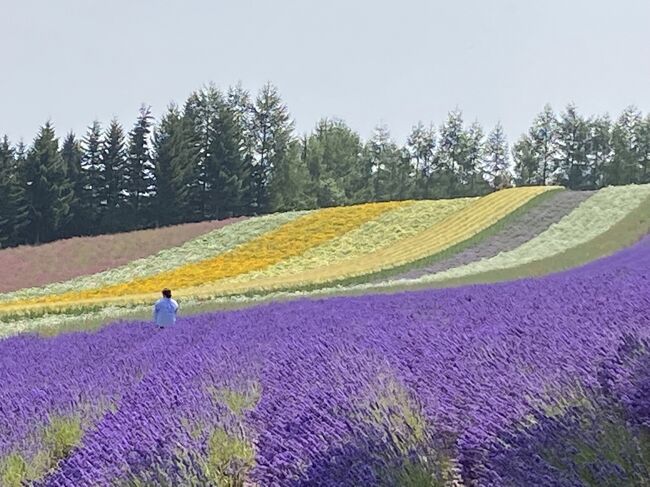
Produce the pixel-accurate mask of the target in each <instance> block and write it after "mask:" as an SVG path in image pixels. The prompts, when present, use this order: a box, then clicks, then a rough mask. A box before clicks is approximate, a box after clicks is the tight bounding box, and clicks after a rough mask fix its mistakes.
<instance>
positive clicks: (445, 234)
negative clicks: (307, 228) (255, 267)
mask: <svg viewBox="0 0 650 487" xmlns="http://www.w3.org/2000/svg"><path fill="white" fill-rule="evenodd" d="M552 189H554V188H553V187H539V186H531V187H524V188H516V189H508V190H503V191H499V192H496V193H492V194H490V195H488V196H484V197H483V198H480V199H478V200H476V201H474V202H472V203H471V204H469V205H468V206H466V207H465V208H463V209H461V210H460V211H458V212H456V213H453V214H452V215H450V216H449V217H447V218H446V219H444V220H443V221H441V222H440V223H438V224H437V225H434V226H432V227H430V228H428V229H427V230H425V231H423V232H420V233H418V234H417V235H413V236H411V237H409V238H405V239H402V240H399V241H398V242H396V244H395V245H392V246H391V247H387V248H382V249H379V250H377V251H375V252H372V253H370V254H367V255H363V256H361V257H360V258H358V259H349V260H346V261H341V262H336V263H334V264H332V265H330V266H326V267H321V268H318V269H313V270H310V271H308V272H304V273H297V274H292V275H288V276H279V277H277V278H265V279H258V280H256V281H252V282H250V283H248V282H245V283H231V284H229V285H227V286H226V285H221V284H220V283H215V284H214V285H207V286H203V287H201V288H196V289H185V290H182V291H181V293H182V294H179V295H184V296H188V297H197V296H198V297H203V296H211V295H212V296H219V295H228V294H238V293H249V292H267V291H272V290H278V289H286V288H289V289H291V288H301V287H306V288H310V287H315V286H318V285H322V284H326V283H329V282H335V281H339V280H345V279H349V278H353V277H356V276H360V275H364V274H369V273H372V272H376V271H380V270H382V269H384V268H390V267H395V266H399V265H402V264H405V263H408V262H411V261H414V260H417V259H421V258H424V257H426V256H428V255H433V254H435V253H437V252H441V251H443V250H445V249H446V248H449V247H451V246H453V245H455V244H457V243H459V242H462V241H463V240H466V239H468V238H471V237H472V236H473V235H475V234H477V233H479V232H480V231H482V230H484V229H485V228H488V227H489V226H491V225H493V224H495V223H496V222H498V221H499V220H500V219H502V218H504V217H505V216H506V215H508V214H509V213H511V212H512V211H514V210H516V209H517V208H519V207H520V206H522V205H524V204H525V203H526V202H528V201H529V200H531V199H532V198H534V197H536V196H537V195H539V194H541V193H543V192H545V191H549V190H552Z"/></svg>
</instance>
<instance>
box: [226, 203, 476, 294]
mask: <svg viewBox="0 0 650 487" xmlns="http://www.w3.org/2000/svg"><path fill="white" fill-rule="evenodd" d="M476 199H477V198H456V199H449V200H423V201H415V202H413V203H412V204H409V205H401V206H399V207H397V208H395V209H394V210H392V211H388V212H386V213H383V214H382V215H380V216H379V217H377V218H375V219H374V220H371V221H368V222H366V223H364V224H363V225H361V226H360V227H359V228H356V229H354V230H352V231H350V232H347V233H345V234H343V235H341V236H340V237H338V238H335V239H333V240H328V241H327V242H325V243H324V244H322V245H319V246H316V247H313V248H311V249H309V250H307V251H306V252H304V253H303V254H300V255H297V256H295V257H290V258H288V259H284V260H282V261H280V262H278V263H277V264H275V265H273V266H270V267H267V268H265V269H262V270H259V271H253V272H248V273H246V274H241V275H238V276H236V277H234V278H231V279H228V280H227V282H228V283H230V282H244V281H251V280H253V279H261V278H266V277H276V276H280V275H286V274H296V273H299V272H302V271H307V270H310V269H316V268H319V267H322V266H325V265H330V264H332V263H335V262H338V261H342V260H346V259H352V258H358V257H361V256H363V255H366V254H370V253H372V252H374V251H376V250H379V249H381V248H384V247H388V246H390V245H393V244H395V243H396V242H398V241H399V240H401V239H404V238H407V237H411V236H413V235H416V234H418V233H420V232H422V231H424V230H426V229H427V228H429V227H431V226H433V225H435V224H437V223H439V222H441V221H442V220H444V219H445V218H447V217H448V216H449V215H451V214H453V213H455V212H457V211H460V210H461V209H463V208H465V207H466V206H467V205H469V204H471V203H472V202H473V201H475V200H476ZM223 283H224V285H225V283H226V281H225V280H224V281H223Z"/></svg>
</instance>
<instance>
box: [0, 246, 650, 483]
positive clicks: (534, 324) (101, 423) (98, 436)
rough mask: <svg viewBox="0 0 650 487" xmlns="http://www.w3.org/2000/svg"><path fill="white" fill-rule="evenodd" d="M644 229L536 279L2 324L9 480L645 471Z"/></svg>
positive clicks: (539, 477) (507, 478)
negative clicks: (113, 318)
mask: <svg viewBox="0 0 650 487" xmlns="http://www.w3.org/2000/svg"><path fill="white" fill-rule="evenodd" d="M649 324H650V238H647V237H646V238H645V239H644V240H642V241H641V242H639V243H638V244H637V245H635V246H633V247H631V248H628V249H626V250H623V251H621V252H619V253H618V254H615V255H614V256H611V257H608V258H605V259H602V260H599V261H596V262H593V263H591V264H589V265H586V266H584V267H581V268H578V269H575V270H573V271H569V272H566V273H563V274H556V275H552V276H548V277H545V278H539V279H529V280H521V281H514V282H509V283H502V284H494V285H486V286H475V287H465V288H456V289H445V290H432V291H423V292H412V293H403V294H396V295H383V296H382V295H378V296H365V297H359V298H335V299H330V300H321V301H311V300H303V301H297V302H292V303H284V304H281V303H277V304H272V305H267V306H261V307H256V308H251V309H247V310H239V311H232V312H222V313H215V314H210V315H202V316H200V317H193V318H185V319H182V320H180V321H179V323H178V326H177V327H176V328H174V329H167V330H164V331H159V330H157V329H154V328H153V327H152V326H151V325H150V324H148V323H138V324H132V323H122V324H120V323H116V324H113V325H111V326H109V327H106V328H104V329H102V330H100V331H99V332H96V333H75V334H66V335H60V336H57V337H54V338H51V339H42V338H39V337H36V336H28V335H22V336H17V337H12V338H8V339H6V340H3V341H2V342H0V378H2V387H1V388H0V412H1V414H0V462H1V463H0V466H1V467H0V468H1V470H0V473H1V474H2V475H3V477H0V478H1V479H2V483H3V485H12V484H11V482H12V479H14V478H19V476H22V477H20V478H30V475H31V476H32V478H33V479H40V480H38V481H36V480H34V481H33V485H47V486H85V485H88V486H91V485H92V486H104V485H169V486H172V485H283V486H284V485H332V486H335V485H336V486H340V485H480V486H489V485H494V486H499V485H506V486H510V485H512V486H523V485H543V486H544V485H548V486H579V485H612V486H620V485H648V479H649V478H650V433H649V432H650V429H649V428H650V350H649V348H648V347H649V345H650V326H649Z"/></svg>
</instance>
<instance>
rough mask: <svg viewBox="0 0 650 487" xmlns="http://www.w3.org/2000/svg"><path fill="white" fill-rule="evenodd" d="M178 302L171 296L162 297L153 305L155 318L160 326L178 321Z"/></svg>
mask: <svg viewBox="0 0 650 487" xmlns="http://www.w3.org/2000/svg"><path fill="white" fill-rule="evenodd" d="M177 311H178V303H177V302H176V301H175V300H173V299H171V298H160V299H159V300H158V301H156V304H155V305H154V307H153V320H154V321H155V322H156V324H157V325H158V326H171V325H173V324H174V323H176V312H177Z"/></svg>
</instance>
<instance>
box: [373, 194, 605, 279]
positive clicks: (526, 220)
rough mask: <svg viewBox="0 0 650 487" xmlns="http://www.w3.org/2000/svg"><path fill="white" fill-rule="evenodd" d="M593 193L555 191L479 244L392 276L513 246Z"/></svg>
mask: <svg viewBox="0 0 650 487" xmlns="http://www.w3.org/2000/svg"><path fill="white" fill-rule="evenodd" d="M593 194H594V192H593V191H556V192H554V194H552V195H550V196H549V197H548V198H546V199H544V200H543V201H541V202H540V203H539V204H537V205H535V206H533V207H531V208H530V209H529V210H528V211H525V212H523V213H522V214H520V215H518V216H517V217H515V218H514V219H513V220H512V221H511V222H509V223H508V225H506V226H505V227H503V228H502V229H501V230H500V231H498V232H497V233H495V234H494V235H491V236H490V237H488V238H486V239H485V240H482V241H480V242H478V243H477V244H476V245H472V246H470V247H468V248H466V249H464V250H462V251H461V252H459V253H457V254H453V255H451V256H450V257H449V258H447V259H442V260H439V261H436V262H432V263H430V264H428V265H426V266H424V267H417V268H414V269H409V270H407V271H405V272H404V273H401V274H397V275H394V276H391V279H415V278H418V277H421V276H424V275H427V274H435V273H437V272H442V271H446V270H448V269H453V268H454V267H458V266H461V265H466V264H469V263H471V262H476V261H478V260H481V259H487V258H490V257H494V256H495V255H497V254H499V253H501V252H507V251H510V250H513V249H515V248H517V247H519V246H520V245H522V244H524V243H526V242H528V241H529V240H531V239H532V238H534V237H536V236H537V235H539V234H540V233H542V232H543V231H545V230H546V229H547V228H548V227H550V226H551V225H552V224H553V223H556V222H558V221H560V220H561V219H562V218H563V217H564V216H566V215H568V214H569V213H571V211H573V210H574V209H575V208H577V207H578V205H580V203H582V202H583V201H585V200H586V199H587V198H589V197H590V196H592V195H593ZM376 280H378V281H383V280H385V277H384V276H381V277H380V278H378V279H376Z"/></svg>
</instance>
